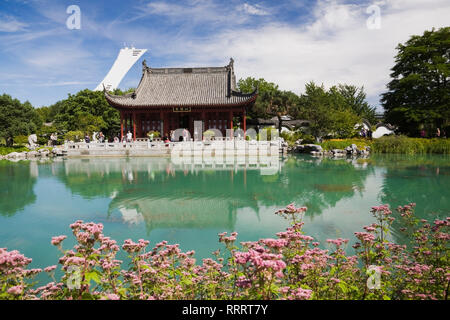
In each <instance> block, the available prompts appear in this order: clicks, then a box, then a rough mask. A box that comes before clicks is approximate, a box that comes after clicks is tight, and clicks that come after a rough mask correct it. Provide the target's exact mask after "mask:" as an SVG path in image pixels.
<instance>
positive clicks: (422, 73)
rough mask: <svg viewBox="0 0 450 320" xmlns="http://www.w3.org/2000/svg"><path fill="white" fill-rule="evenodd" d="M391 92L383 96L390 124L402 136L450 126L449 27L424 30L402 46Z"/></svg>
mask: <svg viewBox="0 0 450 320" xmlns="http://www.w3.org/2000/svg"><path fill="white" fill-rule="evenodd" d="M397 50H398V53H397V55H396V56H395V66H394V67H393V68H392V73H391V78H392V80H391V82H389V84H388V86H387V87H388V90H389V91H388V92H386V93H384V94H383V95H382V99H381V102H382V105H383V107H384V109H385V118H386V120H387V122H389V123H391V124H394V125H397V126H399V129H400V131H401V132H402V133H407V134H409V135H418V134H419V131H420V130H421V129H422V128H424V127H425V128H429V130H436V128H441V129H442V128H443V127H444V128H448V127H449V126H450V81H449V77H450V68H449V61H450V27H445V28H441V29H439V30H435V29H432V30H431V31H425V32H424V34H423V35H422V36H418V35H415V36H412V37H411V38H410V39H409V40H408V41H407V42H406V43H405V44H399V45H398V47H397Z"/></svg>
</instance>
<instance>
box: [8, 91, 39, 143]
mask: <svg viewBox="0 0 450 320" xmlns="http://www.w3.org/2000/svg"><path fill="white" fill-rule="evenodd" d="M41 123H42V119H41V118H40V117H39V115H38V114H37V112H36V111H35V109H34V108H33V106H32V105H31V104H30V103H29V102H28V101H27V102H24V103H21V102H20V101H19V100H17V99H13V98H12V97H11V96H9V95H7V94H3V95H1V96H0V138H3V139H4V140H5V143H6V146H7V147H11V146H12V145H13V144H14V137H15V136H18V135H29V134H31V133H34V132H36V130H37V129H38V128H39V127H40V126H41Z"/></svg>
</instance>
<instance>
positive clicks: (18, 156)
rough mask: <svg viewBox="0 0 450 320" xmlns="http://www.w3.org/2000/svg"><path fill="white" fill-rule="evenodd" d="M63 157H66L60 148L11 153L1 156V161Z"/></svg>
mask: <svg viewBox="0 0 450 320" xmlns="http://www.w3.org/2000/svg"><path fill="white" fill-rule="evenodd" d="M63 155H64V152H63V150H62V149H59V148H54V149H53V150H49V149H40V150H37V151H35V150H32V151H22V152H11V153H9V154H7V155H5V156H0V160H10V161H18V160H26V159H36V158H49V157H57V156H63Z"/></svg>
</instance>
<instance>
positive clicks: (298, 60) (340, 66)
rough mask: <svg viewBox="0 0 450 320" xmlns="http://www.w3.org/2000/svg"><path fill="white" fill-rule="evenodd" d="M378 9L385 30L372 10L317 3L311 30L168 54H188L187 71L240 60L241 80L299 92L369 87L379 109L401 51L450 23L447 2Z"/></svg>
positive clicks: (253, 32) (251, 33)
mask: <svg viewBox="0 0 450 320" xmlns="http://www.w3.org/2000/svg"><path fill="white" fill-rule="evenodd" d="M378 3H379V4H380V5H381V4H383V3H384V5H383V6H382V7H381V29H379V30H369V29H368V28H367V26H366V20H367V19H368V17H369V15H368V14H366V6H361V5H351V4H344V3H342V2H340V1H324V0H319V1H318V4H317V6H316V8H315V10H314V11H313V14H314V17H313V18H314V19H313V21H312V22H311V23H308V24H303V25H298V26H294V25H288V24H284V23H268V24H265V25H263V26H261V27H256V28H251V29H248V28H235V29H233V30H223V32H221V33H219V34H217V35H215V36H214V37H213V38H210V39H204V40H203V41H194V40H192V39H191V38H189V39H183V40H182V41H181V40H179V41H177V42H174V43H172V44H170V45H169V46H166V47H165V50H167V51H168V52H178V53H179V54H181V55H183V56H184V58H185V60H184V64H185V65H187V64H192V65H205V64H214V63H217V60H218V59H220V60H221V61H222V60H223V61H224V62H226V61H227V59H228V57H234V58H235V60H236V63H235V67H236V72H237V76H238V77H247V76H252V77H263V78H265V79H266V80H268V81H273V82H275V83H277V84H279V85H280V87H281V88H282V89H285V90H292V91H294V92H297V93H300V92H302V91H303V90H304V85H305V83H307V82H308V81H311V80H313V81H315V82H317V83H324V84H325V86H328V87H329V86H332V85H334V84H337V83H342V82H345V83H349V84H354V85H357V86H364V87H365V89H366V92H367V93H368V96H369V98H370V101H371V102H372V103H374V104H376V103H378V99H379V95H380V94H381V93H382V92H384V91H385V86H386V84H387V83H388V82H389V74H390V68H391V67H392V66H393V64H394V56H395V54H396V49H395V48H396V46H397V45H398V44H399V43H403V42H405V41H407V40H408V39H409V37H410V36H411V35H413V34H422V33H423V32H424V31H425V30H430V29H431V28H432V27H436V28H439V27H443V26H446V25H448V17H449V16H450V2H448V1H441V0H431V1H430V0H429V1H425V0H423V1H419V0H411V1H410V0H408V1H406V0H385V1H383V2H378ZM402 8H403V9H402ZM178 43H182V45H179V44H178Z"/></svg>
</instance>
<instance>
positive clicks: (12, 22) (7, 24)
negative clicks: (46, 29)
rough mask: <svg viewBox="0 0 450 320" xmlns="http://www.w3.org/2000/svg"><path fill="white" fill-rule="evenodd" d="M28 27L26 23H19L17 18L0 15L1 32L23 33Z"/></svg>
mask: <svg viewBox="0 0 450 320" xmlns="http://www.w3.org/2000/svg"><path fill="white" fill-rule="evenodd" d="M26 27H27V24H26V23H23V22H20V21H18V20H17V19H16V18H15V17H13V16H9V15H1V14H0V32H17V31H23V30H24V29H25V28H26Z"/></svg>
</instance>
